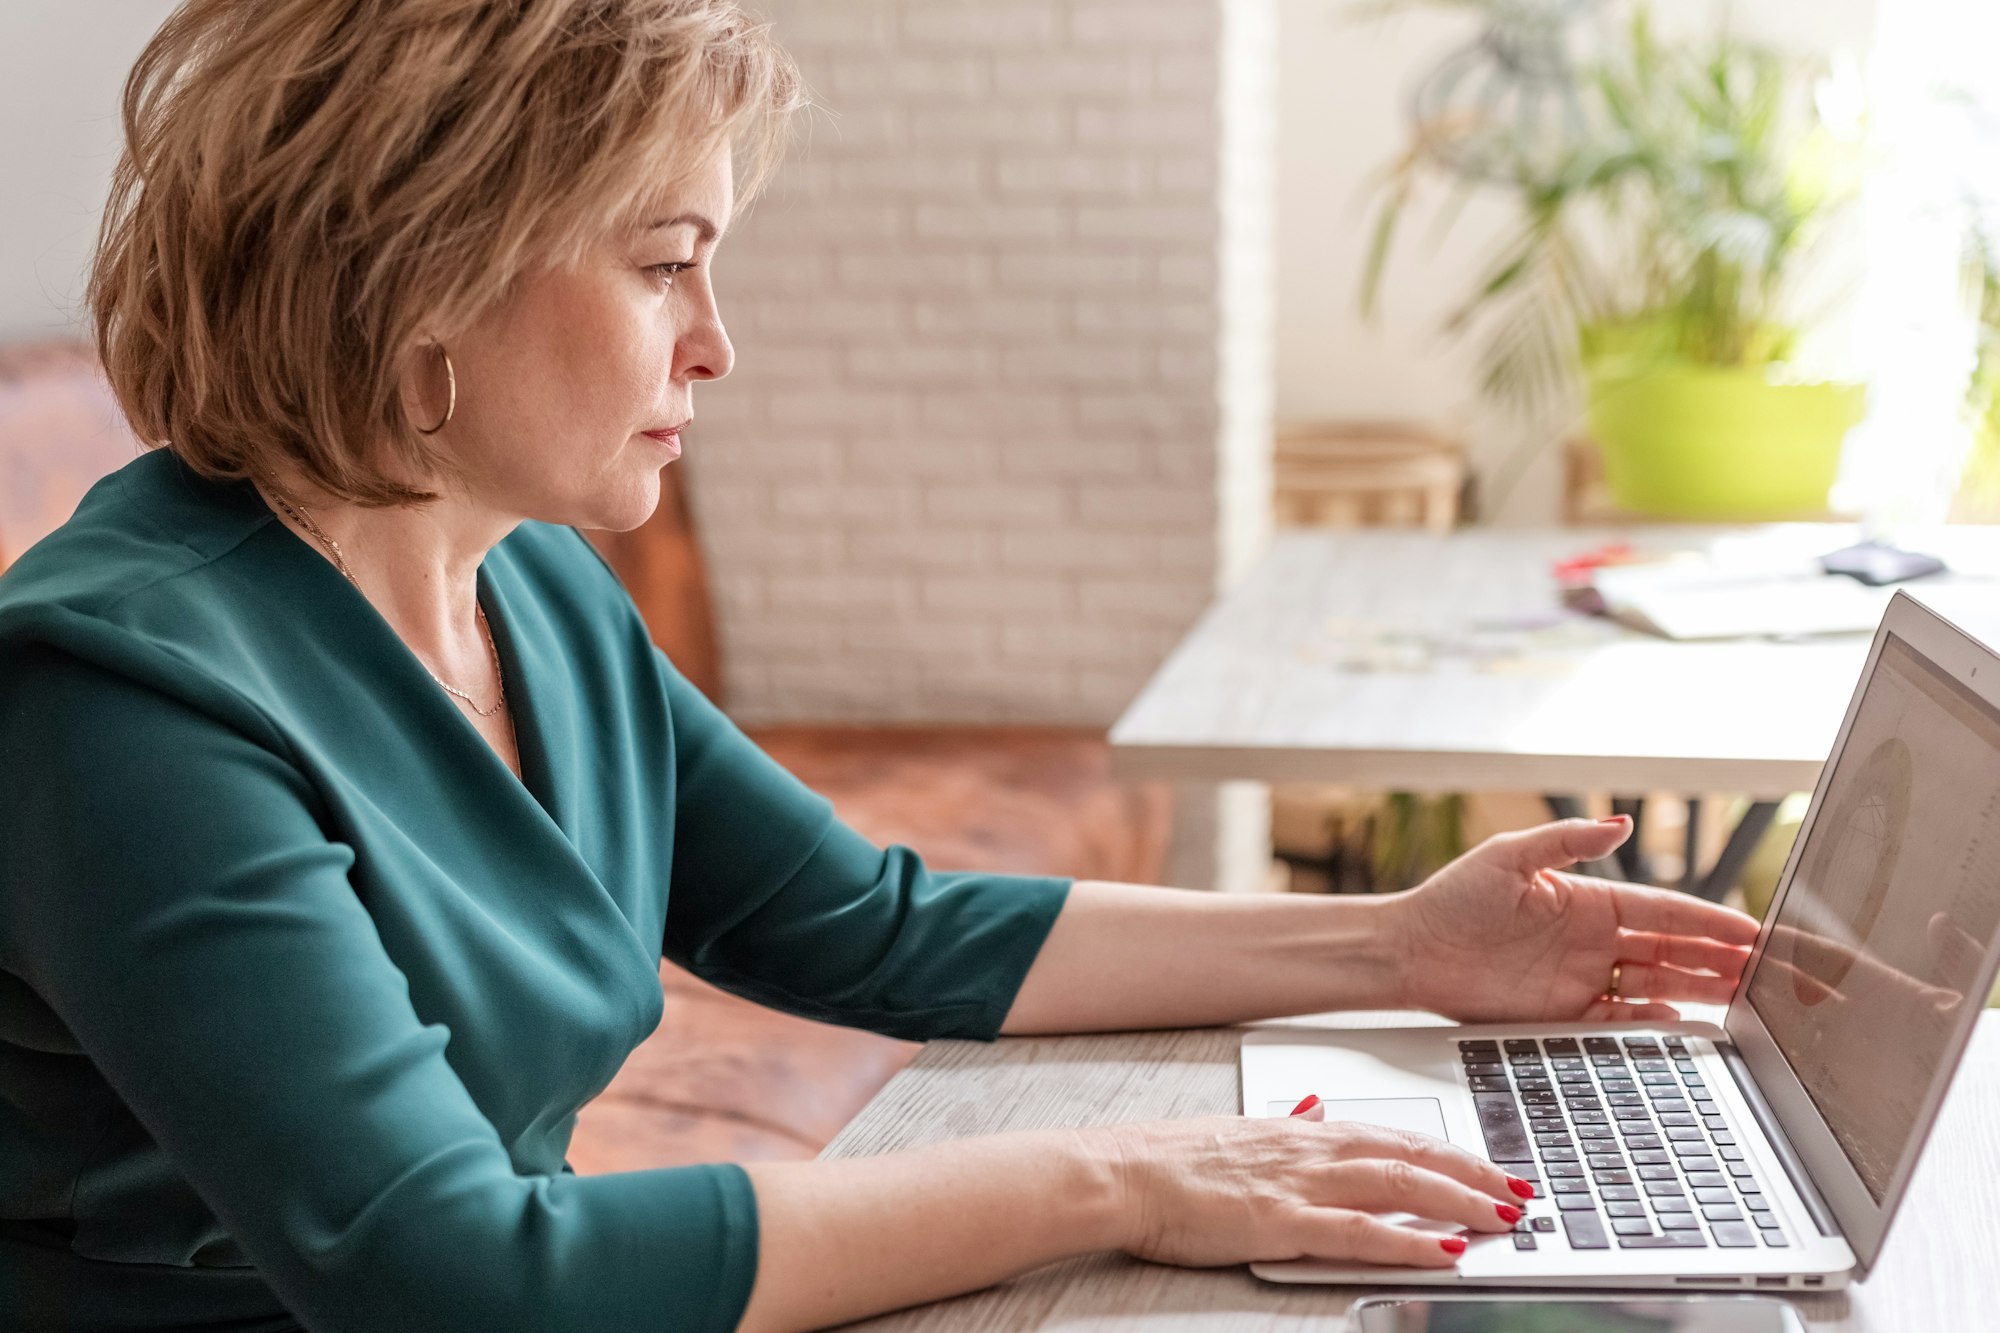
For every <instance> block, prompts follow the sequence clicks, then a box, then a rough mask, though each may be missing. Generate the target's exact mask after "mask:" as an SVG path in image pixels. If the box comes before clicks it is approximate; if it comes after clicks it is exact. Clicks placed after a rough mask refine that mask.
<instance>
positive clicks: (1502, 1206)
mask: <svg viewBox="0 0 2000 1333" xmlns="http://www.w3.org/2000/svg"><path fill="white" fill-rule="evenodd" d="M1493 1211H1494V1212H1496V1213H1498V1214H1500V1220H1501V1221H1502V1222H1508V1223H1513V1222H1518V1221H1520V1220H1521V1210H1520V1209H1519V1208H1516V1207H1515V1206H1514V1205H1513V1204H1511V1203H1496V1204H1494V1205H1493Z"/></svg>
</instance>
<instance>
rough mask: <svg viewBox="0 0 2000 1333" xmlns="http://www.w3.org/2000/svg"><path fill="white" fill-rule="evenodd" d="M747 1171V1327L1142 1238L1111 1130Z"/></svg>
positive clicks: (830, 1313)
mask: <svg viewBox="0 0 2000 1333" xmlns="http://www.w3.org/2000/svg"><path fill="white" fill-rule="evenodd" d="M746 1169H747V1170H748V1171H749V1173H750V1179H751V1183H752V1185H753V1186H754V1187H755V1189H756V1192H757V1214H758V1225H759V1231H760V1241H759V1245H758V1258H757V1281H756V1286H755V1287H754V1288H753V1290H752V1292H751V1295H750V1304H749V1307H748V1309H747V1310H745V1312H744V1315H743V1322H742V1325H741V1327H742V1329H743V1330H745V1333H788V1331H789V1330H792V1329H806V1328H818V1327H821V1326H824V1325H827V1324H837V1323H845V1322H847V1321H848V1320H851V1319H858V1318H861V1317H863V1316H865V1315H871V1314H879V1313H881V1312H883V1311H886V1310H896V1309H900V1308H902V1307H903V1306H906V1305H915V1304H918V1303H920V1302H923V1301H933V1300H939V1299H941V1298H943V1297H946V1296H955V1295H958V1294H959V1293H961V1292H967V1291H974V1290H977V1289H978V1288H980V1287H986V1286H991V1285H992V1284H993V1283H995V1282H999V1281H1002V1280H1004V1279H1006V1278H1008V1277H1011V1276H1013V1275H1014V1274H1016V1273H1021V1272H1025V1271H1026V1270H1028V1269H1030V1268H1034V1267H1037V1266H1038V1265H1041V1264H1045V1263H1049V1262H1052V1261H1054V1260H1056V1259H1062V1258H1066V1257H1068V1256H1070V1255H1076V1254H1088V1253H1091V1252H1094V1251H1098V1250H1106V1249H1115V1248H1118V1247H1119V1246H1121V1245H1123V1244H1125V1243H1126V1241H1127V1239H1128V1238H1127V1236H1126V1234H1125V1232H1126V1230H1127V1226H1126V1219H1125V1217H1124V1204H1123V1199H1122V1197H1121V1192H1120V1186H1119V1174H1118V1170H1117V1161H1116V1151H1115V1149H1114V1147H1113V1139H1112V1137H1111V1135H1110V1134H1109V1133H1108V1132H1106V1131H1101V1130H1038V1131H1034V1132H1029V1133H1020V1134H1002V1135H995V1136H993V1137H991V1138H979V1139H966V1140H961V1141H957V1142H951V1143H940V1144H934V1145H932V1146H930V1147H926V1148H918V1149H913V1150H911V1151H908V1152H900V1153H895V1154H892V1155H888V1156H883V1157H866V1158H855V1159H852V1160H848V1161H835V1162H766V1163H759V1164H755V1165H752V1166H750V1167H748V1168H746Z"/></svg>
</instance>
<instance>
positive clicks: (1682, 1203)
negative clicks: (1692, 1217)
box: [1653, 1194, 1694, 1214]
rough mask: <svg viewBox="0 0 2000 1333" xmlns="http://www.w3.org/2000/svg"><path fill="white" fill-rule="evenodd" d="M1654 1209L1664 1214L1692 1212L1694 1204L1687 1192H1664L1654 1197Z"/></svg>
mask: <svg viewBox="0 0 2000 1333" xmlns="http://www.w3.org/2000/svg"><path fill="white" fill-rule="evenodd" d="M1653 1211H1654V1212H1656V1213H1662V1214H1665V1213H1692V1212H1693V1211H1694V1205H1693V1204H1691V1203H1689V1202H1688V1197H1687V1195H1685V1194H1662V1195H1658V1196H1656V1197H1655V1198H1654V1199H1653Z"/></svg>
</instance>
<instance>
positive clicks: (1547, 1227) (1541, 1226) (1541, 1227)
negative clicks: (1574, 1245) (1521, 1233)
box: [1528, 1217, 1556, 1231]
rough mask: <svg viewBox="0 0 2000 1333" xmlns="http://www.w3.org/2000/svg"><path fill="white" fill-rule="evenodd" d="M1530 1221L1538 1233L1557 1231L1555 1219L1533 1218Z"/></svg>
mask: <svg viewBox="0 0 2000 1333" xmlns="http://www.w3.org/2000/svg"><path fill="white" fill-rule="evenodd" d="M1528 1221H1530V1222H1532V1223H1533V1224H1534V1227H1535V1230H1537V1231H1554V1230H1555V1229H1556V1220H1555V1219H1554V1218H1553V1217H1531V1218H1529V1219H1528Z"/></svg>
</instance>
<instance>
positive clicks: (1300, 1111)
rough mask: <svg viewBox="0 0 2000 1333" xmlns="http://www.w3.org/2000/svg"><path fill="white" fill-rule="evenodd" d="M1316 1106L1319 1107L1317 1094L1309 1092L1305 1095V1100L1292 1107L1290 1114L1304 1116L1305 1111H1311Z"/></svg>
mask: <svg viewBox="0 0 2000 1333" xmlns="http://www.w3.org/2000/svg"><path fill="white" fill-rule="evenodd" d="M1318 1105H1319V1094H1318V1093H1316V1092H1309V1093H1307V1094H1306V1099H1305V1100H1304V1101H1302V1102H1300V1103H1299V1104H1298V1105H1297V1106H1294V1107H1293V1108H1292V1114H1293V1115H1304V1114H1305V1113H1306V1112H1307V1111H1310V1110H1312V1109H1313V1107H1315V1106H1318Z"/></svg>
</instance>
